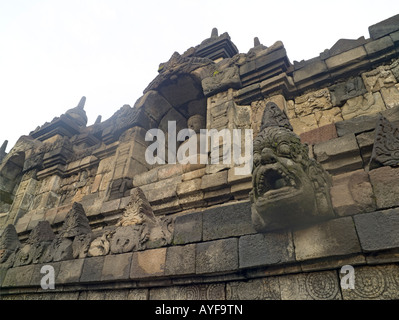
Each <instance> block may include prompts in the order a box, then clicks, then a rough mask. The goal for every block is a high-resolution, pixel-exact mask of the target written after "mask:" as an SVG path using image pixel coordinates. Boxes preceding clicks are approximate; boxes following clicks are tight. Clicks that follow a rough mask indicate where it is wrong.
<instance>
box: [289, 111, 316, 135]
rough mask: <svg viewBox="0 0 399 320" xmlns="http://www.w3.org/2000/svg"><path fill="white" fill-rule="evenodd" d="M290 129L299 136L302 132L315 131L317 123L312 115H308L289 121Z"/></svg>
mask: <svg viewBox="0 0 399 320" xmlns="http://www.w3.org/2000/svg"><path fill="white" fill-rule="evenodd" d="M290 122H291V125H292V128H293V129H294V132H295V133H296V134H297V135H299V136H300V135H301V134H303V133H304V132H308V131H311V130H314V129H317V128H318V126H317V121H316V117H315V115H314V114H309V115H307V116H303V117H300V118H294V119H291V120H290Z"/></svg>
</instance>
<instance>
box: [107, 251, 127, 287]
mask: <svg viewBox="0 0 399 320" xmlns="http://www.w3.org/2000/svg"><path fill="white" fill-rule="evenodd" d="M131 262H132V253H123V254H115V255H107V256H105V259H104V266H103V270H102V275H101V281H107V280H112V281H115V280H128V279H129V272H130V265H131Z"/></svg>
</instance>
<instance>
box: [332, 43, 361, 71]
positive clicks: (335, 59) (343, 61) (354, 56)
mask: <svg viewBox="0 0 399 320" xmlns="http://www.w3.org/2000/svg"><path fill="white" fill-rule="evenodd" d="M366 56H367V52H366V50H365V49H364V47H363V46H359V47H357V48H354V49H351V50H348V51H345V52H342V53H340V54H337V55H335V56H332V57H330V58H328V59H326V60H325V62H326V65H327V67H328V69H329V70H333V69H338V68H343V67H346V66H348V65H349V66H350V65H354V64H355V63H357V62H359V61H362V60H364V59H365V58H366Z"/></svg>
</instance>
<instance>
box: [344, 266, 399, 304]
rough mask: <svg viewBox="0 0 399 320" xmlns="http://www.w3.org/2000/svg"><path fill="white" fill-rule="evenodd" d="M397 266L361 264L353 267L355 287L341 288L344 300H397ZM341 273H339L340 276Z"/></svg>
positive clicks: (398, 294) (398, 269) (398, 267)
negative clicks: (361, 265)
mask: <svg viewBox="0 0 399 320" xmlns="http://www.w3.org/2000/svg"><path fill="white" fill-rule="evenodd" d="M398 274H399V266H397V265H395V264H388V265H381V266H363V267H356V268H355V288H354V289H352V290H351V289H348V290H344V289H343V290H342V296H343V299H344V300H397V299H399V283H398ZM342 276H343V275H341V277H342Z"/></svg>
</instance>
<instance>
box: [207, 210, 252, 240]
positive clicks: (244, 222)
mask: <svg viewBox="0 0 399 320" xmlns="http://www.w3.org/2000/svg"><path fill="white" fill-rule="evenodd" d="M202 217H203V222H202V227H203V231H202V240H203V241H208V240H213V239H220V238H229V237H235V236H241V235H244V234H250V233H255V232H256V231H255V229H254V228H253V226H252V221H251V205H250V203H249V202H241V203H237V204H231V205H223V206H220V207H215V208H212V209H208V210H205V211H203V213H202Z"/></svg>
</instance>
